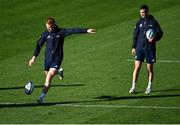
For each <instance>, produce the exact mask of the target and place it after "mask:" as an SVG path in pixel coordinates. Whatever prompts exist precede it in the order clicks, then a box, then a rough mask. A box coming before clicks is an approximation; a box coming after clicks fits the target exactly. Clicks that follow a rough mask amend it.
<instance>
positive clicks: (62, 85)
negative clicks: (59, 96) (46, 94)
mask: <svg viewBox="0 0 180 125" xmlns="http://www.w3.org/2000/svg"><path fill="white" fill-rule="evenodd" d="M59 86H61V87H76V86H85V84H61V85H51V87H59ZM42 87H43V85H37V86H35V88H42ZM11 89H24V86H23V87H22V86H21V87H20V86H19V87H5V88H0V91H1V90H11Z"/></svg>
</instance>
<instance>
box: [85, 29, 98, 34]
mask: <svg viewBox="0 0 180 125" xmlns="http://www.w3.org/2000/svg"><path fill="white" fill-rule="evenodd" d="M87 33H96V29H87Z"/></svg>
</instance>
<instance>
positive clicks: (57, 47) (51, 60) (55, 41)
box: [29, 17, 96, 104]
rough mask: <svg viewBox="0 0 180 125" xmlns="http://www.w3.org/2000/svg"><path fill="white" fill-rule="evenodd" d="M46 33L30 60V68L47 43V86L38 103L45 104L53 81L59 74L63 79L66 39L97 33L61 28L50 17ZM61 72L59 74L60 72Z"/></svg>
mask: <svg viewBox="0 0 180 125" xmlns="http://www.w3.org/2000/svg"><path fill="white" fill-rule="evenodd" d="M46 29H47V30H46V31H44V32H43V33H42V34H41V36H40V38H39V39H38V41H37V45H36V48H35V50H34V53H33V57H32V58H31V59H30V60H29V66H30V67H31V66H32V64H33V63H34V62H35V60H36V58H37V56H38V55H39V53H40V50H41V48H42V47H43V45H44V43H46V48H45V59H44V70H45V75H46V79H45V84H44V87H43V90H42V93H41V95H40V97H39V98H38V100H37V102H38V103H40V104H41V103H43V102H44V98H45V96H46V94H47V92H48V90H49V88H50V85H51V80H52V79H53V77H54V76H55V75H56V74H57V73H58V74H59V75H60V77H61V78H63V69H60V70H59V68H60V66H61V63H62V61H63V44H64V38H65V37H67V36H69V35H71V34H78V33H96V30H95V29H85V28H71V29H66V28H59V27H58V26H57V25H56V22H55V19H54V18H51V17H49V18H48V19H47V20H46ZM58 70H59V72H58Z"/></svg>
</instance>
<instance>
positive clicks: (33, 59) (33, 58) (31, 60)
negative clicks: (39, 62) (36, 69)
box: [29, 56, 36, 67]
mask: <svg viewBox="0 0 180 125" xmlns="http://www.w3.org/2000/svg"><path fill="white" fill-rule="evenodd" d="M35 59H36V57H35V56H33V57H32V58H31V59H30V60H29V66H30V67H31V66H32V64H33V63H34V62H35Z"/></svg>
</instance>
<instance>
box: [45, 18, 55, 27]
mask: <svg viewBox="0 0 180 125" xmlns="http://www.w3.org/2000/svg"><path fill="white" fill-rule="evenodd" d="M46 24H49V25H53V24H55V19H54V18H52V17H48V18H47V20H46Z"/></svg>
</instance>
